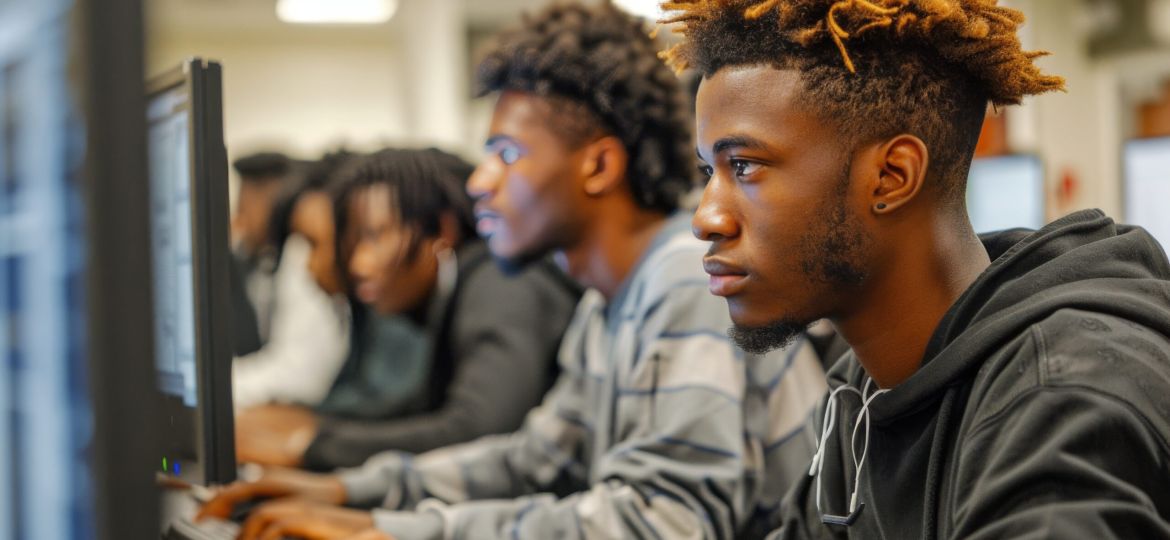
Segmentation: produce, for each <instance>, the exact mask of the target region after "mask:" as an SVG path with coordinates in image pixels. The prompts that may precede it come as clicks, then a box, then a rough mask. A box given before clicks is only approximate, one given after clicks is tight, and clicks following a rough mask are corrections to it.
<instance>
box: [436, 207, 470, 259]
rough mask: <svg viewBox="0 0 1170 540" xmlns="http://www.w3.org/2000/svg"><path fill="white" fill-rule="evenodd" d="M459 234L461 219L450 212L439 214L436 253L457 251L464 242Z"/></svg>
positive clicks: (445, 211)
mask: <svg viewBox="0 0 1170 540" xmlns="http://www.w3.org/2000/svg"><path fill="white" fill-rule="evenodd" d="M461 236H462V235H461V234H460V232H459V218H457V217H455V213H454V212H452V211H450V210H444V211H443V212H442V213H440V214H439V236H438V238H435V245H434V247H435V251H440V250H443V249H455V246H458V245H459V243H460V242H461V241H462V240H463V239H462V238H461Z"/></svg>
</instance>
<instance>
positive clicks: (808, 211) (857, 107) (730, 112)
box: [664, 0, 1170, 539]
mask: <svg viewBox="0 0 1170 540" xmlns="http://www.w3.org/2000/svg"><path fill="white" fill-rule="evenodd" d="M664 8H665V9H666V10H668V11H670V12H671V15H670V17H669V18H668V22H672V23H675V24H677V25H678V26H677V27H676V28H675V29H676V30H677V31H678V32H679V33H681V34H682V36H683V41H682V42H681V43H680V44H679V45H677V46H676V47H674V48H672V49H670V50H669V51H667V52H666V53H665V56H666V57H667V59H668V61H669V62H671V63H672V64H673V65H674V67H675V68H676V69H685V68H693V69H695V70H697V71H699V72H700V73H701V75H702V78H703V80H702V83H701V84H700V87H699V90H698V96H697V105H696V107H697V112H696V117H697V119H696V121H697V130H698V131H697V143H698V153H699V157H700V160H701V161H702V165H701V168H702V170H703V171H704V172H705V173H706V174H707V175H708V176H709V181H708V183H707V185H706V188H705V191H704V194H703V199H702V202H701V203H700V206H699V208H698V210H697V211H696V214H695V218H694V224H693V225H694V231H695V234H696V235H697V236H698V237H699V238H701V239H703V240H706V241H708V242H710V252H709V254H708V255H707V257H706V258H705V260H704V266H705V268H706V270H707V272H708V273H709V274H710V275H711V289H712V292H714V293H715V294H717V295H719V296H723V297H725V298H726V300H727V306H728V309H729V311H730V314H731V318H732V320H733V321H734V322H735V328H734V329H733V335H734V336H735V338H736V340H737V341H738V342H739V343H740V344H741V346H743V347H744V348H745V349H746V350H749V351H757V352H759V351H765V350H768V349H770V348H772V347H776V346H778V345H780V344H783V343H785V342H786V340H788V339H789V338H790V337H791V336H793V335H796V333H797V332H799V331H800V329H802V328H803V327H804V326H805V325H806V324H808V323H810V322H812V321H816V320H818V319H821V318H828V319H829V320H830V321H831V322H832V323H833V325H834V326H835V327H836V329H837V330H838V331H839V333H840V334H841V335H842V336H843V337H844V339H845V340H846V341H847V342H848V343H849V344H850V345H851V346H852V350H851V351H850V352H849V353H847V354H845V355H844V356H843V357H842V358H841V359H840V360H839V361H838V362H837V363H836V364H835V365H834V366H833V368H832V369H831V371H830V373H829V386H830V393H829V395H828V396H827V397H826V399H825V401H824V402H823V403H822V406H821V407H820V408H819V409H818V414H817V415H816V416H815V425H816V427H817V429H818V431H819V432H820V433H821V436H820V441H819V444H818V451H817V454H816V455H815V456H814V458H813V461H812V464H811V467H810V468H809V471H808V475H807V476H806V477H805V478H804V479H803V480H802V481H801V482H800V483H799V484H798V485H797V486H796V487H795V488H794V489H793V490H792V491H790V492H789V493H788V495H787V496H786V497H785V499H784V503H783V504H782V505H781V508H780V509H779V510H778V511H777V512H776V514H775V517H774V523H773V526H774V527H777V528H778V529H777V530H776V532H775V533H774V538H778V539H790V538H927V539H932V538H1167V537H1170V525H1168V523H1167V520H1168V519H1170V467H1168V458H1167V456H1170V445H1168V441H1170V281H1168V278H1170V264H1168V263H1167V260H1166V256H1165V254H1164V253H1163V251H1162V250H1161V249H1160V248H1159V247H1158V245H1157V244H1156V243H1155V241H1154V240H1153V239H1152V238H1151V236H1150V235H1149V234H1147V233H1146V232H1145V231H1143V230H1141V229H1139V228H1136V227H1130V226H1124V225H1119V224H1116V223H1114V222H1113V221H1112V220H1111V219H1109V218H1108V217H1106V216H1105V215H1104V214H1102V213H1101V212H1100V211H1098V210H1088V211H1082V212H1077V213H1074V214H1071V215H1068V216H1065V217H1063V218H1060V219H1058V220H1056V221H1055V222H1053V223H1051V224H1049V225H1047V226H1045V227H1044V228H1042V229H1041V230H1039V231H1027V230H1019V229H1017V230H1011V231H1004V232H1000V233H992V234H987V235H984V236H977V235H976V234H975V232H974V231H973V229H972V226H971V223H970V220H969V218H968V215H967V210H966V204H965V199H964V192H965V188H966V176H967V172H968V168H969V166H970V163H971V157H972V154H973V151H974V147H975V143H976V140H977V139H978V135H979V131H980V126H981V123H982V121H983V117H984V112H985V109H986V107H987V106H988V104H989V103H990V104H992V105H995V106H1006V105H1011V104H1016V103H1019V102H1020V100H1021V99H1022V98H1023V97H1024V96H1027V95H1032V94H1040V93H1044V92H1048V91H1053V90H1062V89H1063V81H1062V80H1061V79H1060V78H1058V77H1054V76H1050V75H1046V74H1043V73H1041V72H1040V70H1039V69H1037V67H1036V66H1035V65H1034V64H1033V60H1034V59H1035V58H1036V57H1038V56H1040V54H1041V53H1035V52H1024V51H1022V50H1021V48H1020V42H1019V40H1018V38H1017V37H1016V31H1017V27H1018V26H1019V25H1020V24H1021V23H1022V22H1023V16H1022V15H1021V14H1020V13H1019V12H1017V11H1015V10H1012V9H1008V8H1005V7H1002V6H998V5H997V4H996V1H995V0H784V1H778V0H767V1H759V0H721V1H716V0H695V1H681V0H680V1H677V2H667V3H666V4H665V5H664Z"/></svg>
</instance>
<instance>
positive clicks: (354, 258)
mask: <svg viewBox="0 0 1170 540" xmlns="http://www.w3.org/2000/svg"><path fill="white" fill-rule="evenodd" d="M375 266H376V263H375V261H374V250H373V249H372V247H371V246H370V243H369V242H358V243H357V245H356V246H354V248H353V252H352V253H351V254H350V256H349V275H350V276H352V277H353V279H354V280H355V281H362V280H364V279H366V278H368V277H370V276H372V275H373V270H374V268H375Z"/></svg>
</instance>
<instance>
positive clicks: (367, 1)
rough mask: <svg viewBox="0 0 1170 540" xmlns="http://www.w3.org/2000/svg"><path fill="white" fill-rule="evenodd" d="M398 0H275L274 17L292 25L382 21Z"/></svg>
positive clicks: (396, 4)
mask: <svg viewBox="0 0 1170 540" xmlns="http://www.w3.org/2000/svg"><path fill="white" fill-rule="evenodd" d="M397 10H398V0H277V2H276V16H277V17H279V18H280V20H282V21H284V22H286V23H293V24H381V23H384V22H386V21H389V20H390V17H393V16H394V12H395V11H397Z"/></svg>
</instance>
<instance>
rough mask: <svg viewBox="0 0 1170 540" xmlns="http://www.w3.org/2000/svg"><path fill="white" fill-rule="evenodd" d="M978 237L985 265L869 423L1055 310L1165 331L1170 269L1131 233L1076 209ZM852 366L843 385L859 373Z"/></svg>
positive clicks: (1141, 236)
mask: <svg viewBox="0 0 1170 540" xmlns="http://www.w3.org/2000/svg"><path fill="white" fill-rule="evenodd" d="M981 240H982V241H983V243H984V247H985V248H986V249H987V250H988V254H989V256H990V257H991V258H992V259H993V261H992V263H991V265H990V266H989V267H988V268H987V269H986V270H985V271H984V272H983V273H982V274H981V275H980V276H979V278H977V279H976V280H975V282H974V283H973V284H972V285H971V286H970V287H969V288H968V289H967V291H965V292H964V293H963V294H962V295H961V296H960V297H959V299H958V300H957V301H956V302H955V304H954V305H953V306H952V307H951V309H950V310H948V312H947V314H946V315H945V316H944V317H943V318H942V320H941V321H940V323H939V325H938V327H937V328H936V329H935V332H934V334H933V335H932V337H931V339H930V342H929V343H928V346H927V350H926V353H925V354H924V356H923V365H922V367H921V368H920V369H919V370H918V371H917V372H916V373H915V374H914V375H912V376H911V377H910V378H909V379H907V380H906V381H905V382H903V383H902V384H900V385H898V386H896V387H894V388H893V389H891V391H890V392H889V393H888V394H886V395H884V396H882V399H879V400H878V401H876V402H875V403H874V404H873V406H872V407H871V409H872V411H871V412H872V414H873V420H874V421H875V422H878V423H883V422H887V421H890V420H893V419H896V418H897V417H900V416H902V415H905V414H909V413H913V412H915V411H917V410H919V409H921V408H922V407H925V406H928V405H930V404H931V403H933V402H934V401H935V399H936V398H940V397H941V396H942V391H943V390H945V389H946V388H947V387H950V386H953V385H955V384H956V383H958V382H960V381H962V380H965V379H966V378H968V377H969V376H970V374H971V373H972V372H974V371H975V370H977V369H978V368H979V367H980V366H982V364H983V362H984V361H985V360H986V358H987V357H988V356H990V355H991V354H993V353H994V352H995V351H996V350H998V349H1000V348H1001V347H1002V346H1003V345H1005V344H1006V343H1007V342H1008V341H1010V340H1011V339H1014V338H1015V337H1016V336H1017V335H1019V333H1020V332H1021V331H1023V330H1024V329H1025V328H1027V327H1028V326H1031V325H1032V324H1035V323H1038V322H1040V321H1042V320H1044V319H1045V318H1047V317H1048V316H1049V315H1051V314H1052V313H1054V312H1056V311H1057V310H1059V309H1062V308H1078V309H1086V310H1091V311H1097V312H1100V313H1112V314H1115V315H1118V316H1121V317H1123V318H1126V319H1129V320H1133V321H1135V322H1139V323H1141V324H1146V325H1148V326H1151V327H1153V328H1158V329H1159V330H1161V331H1166V332H1170V282H1168V281H1166V280H1167V279H1170V263H1168V262H1167V260H1166V255H1165V253H1164V252H1163V251H1162V249H1161V247H1160V246H1159V245H1158V243H1157V241H1155V240H1154V239H1153V237H1151V236H1150V235H1149V234H1148V233H1146V232H1145V231H1144V230H1142V229H1140V228H1136V227H1130V226H1124V225H1116V224H1115V223H1114V222H1113V220H1112V219H1110V218H1108V217H1106V216H1105V214H1103V213H1102V212H1101V211H1100V210H1085V211H1081V212H1077V213H1074V214H1070V215H1068V216H1065V217H1063V218H1061V219H1058V220H1056V221H1054V222H1052V223H1050V224H1049V225H1047V226H1045V227H1044V228H1042V229H1040V230H1038V231H1034V232H1033V231H1027V230H1023V229H1014V230H1009V231H1003V232H999V233H991V234H987V235H983V236H981ZM1160 326H1165V327H1166V328H1159V327H1160ZM857 368H858V369H857V370H856V371H855V372H853V373H850V374H848V375H850V376H849V379H850V380H854V381H856V380H860V379H859V377H862V376H864V370H862V369H860V366H859V365H858V366H857Z"/></svg>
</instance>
